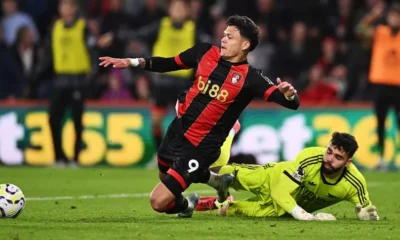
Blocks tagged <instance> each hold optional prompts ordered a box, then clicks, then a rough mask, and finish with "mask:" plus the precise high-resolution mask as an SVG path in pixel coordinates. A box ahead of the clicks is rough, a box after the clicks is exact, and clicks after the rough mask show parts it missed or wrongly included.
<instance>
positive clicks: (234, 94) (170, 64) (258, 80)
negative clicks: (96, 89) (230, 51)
mask: <svg viewBox="0 0 400 240" xmlns="http://www.w3.org/2000/svg"><path fill="white" fill-rule="evenodd" d="M185 68H197V71H196V75H195V79H194V82H193V85H192V86H191V88H190V89H189V91H188V93H187V94H186V100H185V102H184V104H182V106H181V107H180V109H179V110H178V111H179V115H180V116H181V118H182V119H181V123H182V129H183V131H184V135H185V137H186V138H187V139H188V140H189V141H190V142H191V143H192V144H193V145H194V146H196V147H200V148H203V147H204V148H209V147H211V148H214V147H218V148H219V147H220V146H221V145H222V144H223V142H224V141H225V139H226V137H227V136H228V134H229V131H230V129H231V128H232V127H233V125H234V124H235V122H236V120H237V119H238V118H239V116H240V114H241V113H242V111H243V110H244V109H245V108H246V106H247V105H248V104H249V103H250V102H251V100H253V98H255V97H263V98H264V99H265V100H266V101H272V102H276V103H278V104H280V105H282V106H284V107H286V108H290V109H297V108H298V106H299V99H298V97H297V96H296V97H295V99H294V100H292V101H289V100H287V99H286V98H285V96H284V95H283V94H282V93H281V92H280V91H279V90H277V87H276V86H275V85H274V83H273V82H272V81H271V80H269V79H268V78H267V77H265V76H263V75H262V73H261V71H259V70H257V69H255V68H253V67H252V66H250V65H249V64H248V62H247V61H243V62H238V63H232V62H229V61H227V60H224V59H223V58H222V57H221V56H220V49H219V48H218V47H216V46H214V45H211V44H207V43H202V44H198V45H196V46H194V47H193V48H190V49H188V50H186V51H184V52H182V53H181V54H179V55H177V56H175V57H174V58H161V57H152V58H148V59H146V67H145V69H146V70H149V71H154V72H167V71H173V70H178V69H185Z"/></svg>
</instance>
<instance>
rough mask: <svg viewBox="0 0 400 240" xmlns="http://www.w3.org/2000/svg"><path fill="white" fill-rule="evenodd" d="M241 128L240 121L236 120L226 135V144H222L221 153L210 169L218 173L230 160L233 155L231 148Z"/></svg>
mask: <svg viewBox="0 0 400 240" xmlns="http://www.w3.org/2000/svg"><path fill="white" fill-rule="evenodd" d="M239 130H240V123H239V121H236V123H235V125H234V126H233V128H232V129H231V131H230V132H229V135H228V136H227V137H226V139H225V142H224V144H223V145H222V146H221V155H220V156H219V158H218V159H217V161H215V162H214V163H213V164H212V165H211V166H210V170H211V171H212V172H215V173H218V172H219V170H220V169H221V167H222V166H225V165H227V164H228V162H229V158H230V157H231V148H232V142H233V138H234V137H235V135H236V134H237V133H238V132H239Z"/></svg>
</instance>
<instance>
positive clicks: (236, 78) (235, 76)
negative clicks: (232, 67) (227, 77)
mask: <svg viewBox="0 0 400 240" xmlns="http://www.w3.org/2000/svg"><path fill="white" fill-rule="evenodd" d="M241 78H242V74H240V73H238V72H234V73H233V75H232V83H233V84H236V83H238V82H239V81H240V79H241Z"/></svg>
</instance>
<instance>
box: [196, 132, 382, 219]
mask: <svg viewBox="0 0 400 240" xmlns="http://www.w3.org/2000/svg"><path fill="white" fill-rule="evenodd" d="M357 149H358V144H357V142H356V140H355V138H354V137H353V136H352V135H350V134H347V133H338V132H335V133H333V135H332V139H331V141H330V143H329V145H328V147H327V148H322V147H310V148H306V149H304V150H303V151H301V152H300V153H299V154H298V155H297V157H296V159H295V160H294V161H292V162H280V163H269V164H266V165H264V166H260V165H244V164H243V165H235V164H233V165H227V166H223V167H222V168H221V170H220V171H219V173H220V174H230V173H231V174H233V175H234V176H235V178H234V180H233V181H232V183H231V184H230V187H231V188H233V189H235V190H236V191H249V192H251V193H253V194H254V196H252V197H250V198H249V199H246V200H241V201H225V202H224V203H222V204H218V202H217V201H215V198H214V199H212V198H209V199H205V200H204V201H203V203H202V204H203V205H204V204H207V203H206V202H205V201H207V202H208V204H209V205H213V206H214V207H213V208H214V209H216V208H217V207H216V205H218V209H219V215H220V216H226V215H240V216H251V217H269V216H271V217H277V216H284V215H288V214H290V215H292V216H293V217H294V218H295V219H298V220H336V218H335V216H333V215H332V214H328V213H317V214H312V213H313V212H315V211H318V210H320V209H323V208H326V207H328V206H331V205H334V204H336V203H339V202H342V201H349V202H352V203H353V204H354V205H355V211H356V215H357V217H358V219H360V220H379V216H378V214H377V212H376V208H375V206H374V205H372V203H371V201H370V199H369V195H368V191H367V187H366V182H365V178H364V177H363V175H362V174H361V173H360V172H359V171H358V169H357V168H356V166H355V165H354V164H352V157H353V155H354V153H355V152H356V151H357ZM227 191H228V189H225V192H227ZM199 204H200V203H199Z"/></svg>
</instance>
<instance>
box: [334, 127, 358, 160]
mask: <svg viewBox="0 0 400 240" xmlns="http://www.w3.org/2000/svg"><path fill="white" fill-rule="evenodd" d="M331 144H332V145H334V146H336V147H337V148H339V149H342V150H343V151H345V152H346V153H347V155H348V156H349V157H350V158H351V157H353V155H354V153H355V152H356V151H357V149H358V144H357V141H356V139H355V137H354V136H353V135H351V134H348V133H339V132H334V133H333V134H332V139H331Z"/></svg>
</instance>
